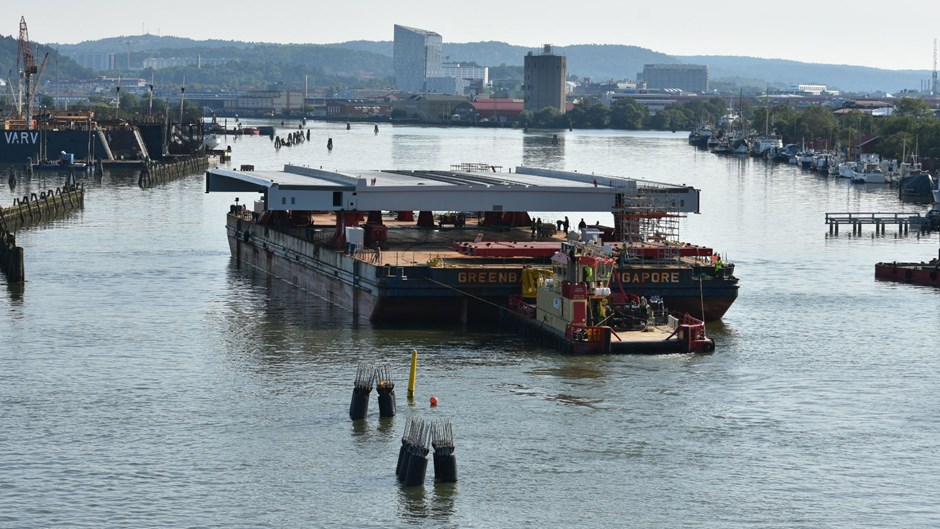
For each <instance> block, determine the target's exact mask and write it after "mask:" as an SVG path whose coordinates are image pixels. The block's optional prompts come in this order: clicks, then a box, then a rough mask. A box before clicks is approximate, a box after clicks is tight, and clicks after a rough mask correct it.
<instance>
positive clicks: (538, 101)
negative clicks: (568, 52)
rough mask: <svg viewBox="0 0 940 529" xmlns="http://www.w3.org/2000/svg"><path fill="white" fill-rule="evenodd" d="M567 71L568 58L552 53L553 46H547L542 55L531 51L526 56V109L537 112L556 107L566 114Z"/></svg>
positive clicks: (524, 85)
mask: <svg viewBox="0 0 940 529" xmlns="http://www.w3.org/2000/svg"><path fill="white" fill-rule="evenodd" d="M567 69H568V66H567V57H565V56H563V55H555V54H554V53H552V45H551V44H546V45H545V47H544V48H543V49H542V54H541V55H534V54H533V53H532V52H531V51H530V52H529V53H528V55H526V56H525V63H524V76H525V77H524V81H523V85H522V94H523V98H524V100H525V109H526V110H531V111H533V112H537V111H539V110H542V109H543V108H545V107H555V108H557V109H558V110H559V111H560V112H562V113H564V112H565V96H566V95H567V94H566V90H565V79H566V77H567Z"/></svg>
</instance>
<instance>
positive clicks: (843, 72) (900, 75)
mask: <svg viewBox="0 0 940 529" xmlns="http://www.w3.org/2000/svg"><path fill="white" fill-rule="evenodd" d="M6 40H7V46H6V51H5V50H2V49H0V66H2V65H3V64H7V63H9V62H10V61H9V59H10V58H12V60H13V64H15V60H16V57H15V51H16V47H15V44H16V41H15V39H12V42H13V49H12V52H10V51H9V41H10V40H11V39H6ZM50 46H51V47H53V48H56V49H58V50H59V52H61V53H62V54H63V55H72V54H76V53H114V54H117V55H118V56H119V57H120V56H122V55H124V54H126V53H128V51H129V52H130V53H131V56H132V64H133V63H135V62H136V63H137V64H140V61H141V60H142V59H143V58H146V57H149V56H154V57H174V56H197V55H198V56H201V57H204V58H213V57H214V58H222V59H226V60H231V61H239V62H241V63H243V64H242V66H249V65H250V64H256V63H263V64H265V69H266V70H270V68H271V67H272V66H277V65H283V66H284V67H286V68H295V69H296V68H298V67H300V68H302V69H304V70H308V71H317V72H323V73H326V74H329V75H337V76H347V77H352V78H371V79H376V78H387V77H390V76H391V75H393V68H392V53H393V43H392V41H366V40H356V41H348V42H340V43H333V44H269V43H253V42H243V41H237V40H203V41H197V40H193V39H188V38H181V37H171V36H157V35H134V36H122V37H112V38H108V39H102V40H97V41H85V42H81V43H78V44H51V45H50ZM529 52H532V53H541V52H542V50H541V49H540V48H529V47H525V46H516V45H512V44H507V43H505V42H497V41H486V42H465V43H444V45H443V48H442V53H443V55H444V56H445V60H447V61H453V62H473V63H476V64H478V65H481V66H490V67H496V66H501V65H505V66H511V67H521V66H522V65H523V60H524V57H525V55H526V54H527V53H529ZM554 52H555V53H557V54H560V55H565V56H566V57H567V58H568V61H567V62H568V73H569V74H571V75H576V76H578V77H581V78H584V77H590V78H593V79H594V80H595V81H606V80H625V79H635V78H636V76H637V73H638V72H642V71H643V65H645V64H670V63H672V64H675V63H693V64H705V65H707V66H708V67H709V75H710V78H711V79H712V81H714V82H723V81H724V82H733V83H735V84H736V85H738V86H740V85H742V84H743V85H746V86H753V87H758V88H760V87H766V86H770V87H786V86H790V85H795V84H800V83H812V84H825V85H827V86H829V87H831V88H834V89H838V90H841V91H843V92H862V93H868V92H877V91H884V92H898V91H901V90H903V89H914V90H916V89H919V88H920V87H921V83H922V81H924V80H926V79H929V78H930V72H928V71H926V70H919V71H911V70H904V71H895V70H882V69H878V68H867V67H863V66H848V65H828V64H811V63H803V62H797V61H788V60H782V59H761V58H756V57H737V56H711V55H696V56H670V55H666V54H664V53H659V52H656V51H653V50H650V49H646V48H641V47H637V46H625V45H601V44H578V45H571V46H556V47H555V48H554ZM11 53H12V57H11V56H10V54H11ZM4 59H7V60H6V61H4ZM121 62H122V61H121V60H118V64H119V65H120V64H121ZM125 63H126V61H125ZM6 69H9V68H6ZM60 74H61V72H60ZM291 78H292V79H293V78H296V76H291ZM278 81H286V79H274V80H272V82H278Z"/></svg>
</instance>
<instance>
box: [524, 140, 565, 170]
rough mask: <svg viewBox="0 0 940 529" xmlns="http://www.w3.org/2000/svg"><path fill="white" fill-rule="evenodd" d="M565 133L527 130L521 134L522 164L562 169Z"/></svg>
mask: <svg viewBox="0 0 940 529" xmlns="http://www.w3.org/2000/svg"><path fill="white" fill-rule="evenodd" d="M564 159H565V134H564V133H563V132H551V131H538V132H532V131H527V132H525V133H524V134H523V135H522V165H525V166H528V167H541V168H546V169H563V168H564Z"/></svg>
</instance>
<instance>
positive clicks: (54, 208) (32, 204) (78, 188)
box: [0, 183, 85, 233]
mask: <svg viewBox="0 0 940 529" xmlns="http://www.w3.org/2000/svg"><path fill="white" fill-rule="evenodd" d="M84 206H85V187H84V186H83V185H82V184H81V183H79V184H77V185H66V186H63V187H57V188H55V189H54V190H53V189H50V190H48V191H43V192H41V193H39V194H38V195H37V194H36V193H31V194H29V195H26V196H24V197H23V198H14V199H13V206H11V207H8V208H3V207H0V228H2V229H3V230H5V231H7V232H10V233H15V232H16V230H18V229H20V228H25V227H28V226H32V225H35V224H38V223H40V222H44V221H47V220H51V219H54V218H59V217H61V216H63V215H65V214H67V213H69V212H70V211H72V210H74V209H78V208H82V207H84Z"/></svg>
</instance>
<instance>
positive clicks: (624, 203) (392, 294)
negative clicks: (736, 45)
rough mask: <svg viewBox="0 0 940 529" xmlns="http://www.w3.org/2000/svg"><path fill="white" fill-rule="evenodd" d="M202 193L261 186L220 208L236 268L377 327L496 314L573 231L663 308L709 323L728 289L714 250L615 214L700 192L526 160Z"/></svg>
mask: <svg viewBox="0 0 940 529" xmlns="http://www.w3.org/2000/svg"><path fill="white" fill-rule="evenodd" d="M486 167H487V168H489V167H490V166H486ZM206 191H207V192H239V193H242V192H257V193H260V194H261V197H260V198H261V199H260V200H255V201H250V202H251V205H250V206H249V205H247V204H245V203H241V204H239V202H240V201H239V199H238V198H236V203H235V205H233V206H231V208H230V210H229V213H228V215H227V221H226V231H227V238H228V242H229V246H230V249H231V252H232V256H233V259H234V260H235V263H236V266H238V267H250V268H254V269H258V270H261V271H263V272H265V273H268V274H272V275H274V276H277V277H279V278H281V279H283V280H285V281H287V282H289V283H291V284H293V285H296V286H298V287H300V288H303V289H305V290H308V291H310V292H312V293H314V294H316V295H318V296H320V297H322V298H325V299H327V300H329V301H331V302H333V303H336V304H338V305H340V306H342V307H345V308H347V309H349V310H351V311H352V312H353V314H354V315H356V316H358V317H363V318H368V319H370V320H371V321H373V322H376V323H397V322H412V323H421V324H424V323H478V322H495V321H497V320H498V319H499V315H500V313H501V312H503V311H505V310H506V307H507V306H508V302H509V299H510V298H511V297H513V296H515V295H517V294H518V293H519V290H520V285H522V283H523V280H524V275H525V273H526V270H528V269H540V270H550V269H551V258H552V256H553V255H554V254H555V253H556V252H557V248H559V247H560V244H561V243H562V242H563V241H565V240H568V239H569V237H571V234H576V235H577V238H578V239H583V240H585V241H589V240H595V241H597V242H598V243H599V244H602V245H606V246H610V247H616V248H617V250H618V261H617V263H616V264H615V268H614V270H616V276H617V279H618V281H619V282H621V283H623V284H624V285H625V286H626V287H627V288H628V289H629V290H630V291H631V292H632V293H634V294H635V295H637V296H641V297H645V298H648V299H650V298H653V297H656V296H659V297H661V298H662V299H663V300H664V302H665V303H666V304H667V306H669V307H670V309H671V310H675V311H677V312H682V313H684V312H689V313H691V314H694V315H696V316H699V315H703V316H704V319H706V320H710V319H718V318H720V317H721V316H722V315H723V314H724V313H725V311H727V310H728V308H729V307H730V306H731V304H732V303H733V301H734V299H735V298H736V297H737V290H738V279H737V278H736V277H735V276H734V274H733V271H734V266H733V265H732V264H730V263H728V264H724V263H722V261H721V260H720V259H718V258H717V255H716V254H715V253H714V252H713V251H712V250H711V249H710V248H707V247H701V246H695V245H690V244H685V243H679V242H677V241H669V240H640V239H641V231H642V230H639V229H636V227H635V226H633V225H631V224H630V222H624V221H623V219H624V218H625V217H626V216H625V215H624V214H623V212H624V211H625V209H626V208H634V209H632V210H631V211H634V213H631V214H630V215H627V216H629V217H630V218H633V217H636V215H635V208H636V204H637V203H638V202H642V207H643V209H644V211H648V210H649V208H653V209H657V210H666V209H679V210H681V211H686V212H697V208H698V193H699V191H698V190H695V189H694V188H690V187H686V186H672V185H668V184H658V183H650V182H643V181H637V180H632V179H626V178H621V177H608V176H603V177H601V176H594V175H585V174H581V173H572V172H562V171H550V170H544V169H535V168H527V167H518V168H516V169H515V171H512V170H510V171H509V172H495V168H491V170H489V171H488V172H480V171H476V170H471V169H468V168H452V169H451V170H450V171H324V170H321V169H312V168H307V167H298V166H285V168H284V170H283V171H233V170H229V169H223V168H214V169H210V170H209V171H207V173H206ZM637 197H640V198H637ZM628 203H629V205H628ZM431 205H433V206H434V211H436V212H437V213H434V212H432V211H431V210H430V207H429V206H431ZM415 210H417V211H418V212H419V213H418V215H417V218H415V217H414V211H415ZM527 211H541V212H545V211H567V212H570V211H610V212H614V213H615V224H616V226H615V227H614V228H611V229H609V233H607V232H604V231H603V230H600V229H596V227H592V228H585V229H583V230H577V231H573V232H570V233H561V232H557V231H556V230H555V229H554V227H555V225H554V224H552V225H550V226H551V227H549V224H548V223H542V224H540V225H538V226H536V225H535V224H537V222H533V221H532V219H531V218H530V217H529V215H528V214H527V213H526V212H527ZM646 217H649V215H646ZM618 219H619V220H618ZM608 238H617V239H618V241H617V242H616V243H614V242H611V241H612V240H613V239H611V241H607V240H605V239H608Z"/></svg>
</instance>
